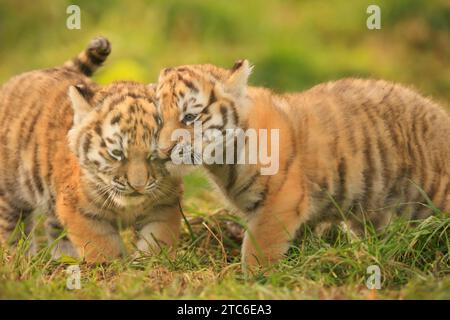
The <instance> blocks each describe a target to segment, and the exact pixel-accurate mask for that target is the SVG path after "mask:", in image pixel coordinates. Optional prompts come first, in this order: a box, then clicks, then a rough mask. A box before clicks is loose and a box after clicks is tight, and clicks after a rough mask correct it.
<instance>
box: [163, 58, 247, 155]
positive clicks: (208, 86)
mask: <svg viewBox="0 0 450 320" xmlns="http://www.w3.org/2000/svg"><path fill="white" fill-rule="evenodd" d="M251 71H252V66H250V64H249V62H248V61H247V60H241V61H238V62H236V63H235V65H234V66H233V68H231V69H222V68H218V67H216V66H214V65H209V64H208V65H186V66H179V67H174V68H167V69H163V70H162V71H161V73H160V75H159V79H158V84H157V90H156V97H157V103H158V112H159V115H160V118H161V122H162V123H161V128H160V131H159V134H158V153H157V154H158V157H159V158H161V159H168V158H169V157H171V156H173V154H172V152H174V153H175V152H183V153H184V154H185V153H186V148H185V147H184V146H185V145H186V144H190V145H191V147H190V152H191V155H190V156H191V157H192V158H195V157H198V156H199V155H198V154H195V149H194V148H193V143H194V138H195V140H196V141H195V143H198V142H197V141H199V140H200V141H201V144H202V149H203V150H206V148H208V146H209V147H211V146H212V144H215V143H216V141H217V140H215V139H213V138H212V137H214V136H215V135H217V134H220V133H221V134H222V135H225V133H226V129H237V128H239V127H240V120H239V119H240V117H239V114H241V113H242V112H245V111H244V107H245V105H246V104H247V101H248V97H247V80H248V77H249V75H250V73H251ZM199 127H201V129H202V130H201V132H202V136H201V137H199V136H198V131H199V130H195V132H194V128H197V129H198V128H199ZM176 129H182V130H176ZM175 131H178V132H180V133H182V132H183V131H184V132H187V133H189V134H187V135H185V136H183V134H180V135H178V134H177V135H176V136H175V137H174V136H173V133H174V132H175ZM186 140H189V141H186ZM182 145H184V146H183V147H182V148H175V147H177V146H178V147H180V146H182ZM177 149H179V150H177ZM210 149H211V148H210ZM201 156H204V154H202V155H201ZM172 159H173V158H172ZM194 162H195V161H194Z"/></svg>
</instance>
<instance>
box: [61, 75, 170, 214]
mask: <svg viewBox="0 0 450 320" xmlns="http://www.w3.org/2000/svg"><path fill="white" fill-rule="evenodd" d="M153 96H154V90H153V88H152V87H151V86H145V85H141V84H137V83H133V82H118V83H114V84H112V85H109V86H106V87H103V88H101V89H96V88H87V87H83V86H72V87H70V88H69V97H70V100H71V103H72V107H73V110H74V124H73V128H72V129H71V130H70V131H69V134H68V138H69V144H70V148H71V150H72V151H73V152H74V153H75V155H76V156H77V157H78V159H79V163H80V167H81V169H82V171H83V173H84V176H85V177H86V178H87V179H88V180H89V182H90V183H92V184H93V185H95V187H96V188H97V189H98V190H102V191H104V192H105V194H111V197H112V198H113V201H115V202H116V204H117V205H119V206H125V205H128V204H130V203H136V202H139V199H140V200H141V201H143V199H145V196H148V195H155V194H157V193H158V190H159V191H161V189H163V188H164V186H166V185H167V183H166V182H165V180H166V178H167V172H166V171H165V169H164V168H163V166H162V165H161V164H160V163H159V162H158V161H156V160H155V161H150V160H151V159H150V158H151V155H152V153H153V152H154V150H155V146H156V141H155V137H156V131H157V113H156V108H155V105H154V104H153V101H152V97H153Z"/></svg>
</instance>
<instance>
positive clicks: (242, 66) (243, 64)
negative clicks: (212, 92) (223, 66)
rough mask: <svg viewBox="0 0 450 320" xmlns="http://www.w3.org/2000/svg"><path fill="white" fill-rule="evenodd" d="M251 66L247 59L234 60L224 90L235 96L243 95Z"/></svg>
mask: <svg viewBox="0 0 450 320" xmlns="http://www.w3.org/2000/svg"><path fill="white" fill-rule="evenodd" d="M252 69H253V66H252V65H250V62H248V60H246V59H244V60H239V61H236V62H235V64H234V66H233V68H231V70H230V71H231V74H230V76H229V78H228V79H227V80H226V82H225V87H224V89H225V91H226V92H227V93H230V94H232V95H234V96H237V97H243V96H245V93H246V90H247V83H248V77H249V76H250V74H251V73H252Z"/></svg>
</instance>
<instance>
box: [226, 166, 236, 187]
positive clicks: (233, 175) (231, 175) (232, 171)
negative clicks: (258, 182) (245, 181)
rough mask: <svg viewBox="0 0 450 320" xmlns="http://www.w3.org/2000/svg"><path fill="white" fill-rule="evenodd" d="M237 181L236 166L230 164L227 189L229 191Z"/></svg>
mask: <svg viewBox="0 0 450 320" xmlns="http://www.w3.org/2000/svg"><path fill="white" fill-rule="evenodd" d="M235 182H236V166H235V165H228V178H227V185H226V187H225V189H226V190H227V191H228V192H229V191H230V189H231V188H232V187H233V186H234V184H235Z"/></svg>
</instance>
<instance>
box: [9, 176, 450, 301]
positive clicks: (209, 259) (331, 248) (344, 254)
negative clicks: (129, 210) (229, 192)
mask: <svg viewBox="0 0 450 320" xmlns="http://www.w3.org/2000/svg"><path fill="white" fill-rule="evenodd" d="M183 207H184V214H185V216H186V221H185V222H184V224H183V233H182V241H181V245H180V248H179V249H178V250H177V253H176V256H175V257H170V256H169V255H167V253H164V252H163V253H162V254H161V255H159V256H153V257H151V256H148V257H142V258H140V259H134V260H133V259H132V258H126V259H123V260H120V261H115V262H113V263H111V264H108V265H98V266H89V265H86V264H85V263H83V262H80V261H75V260H73V259H71V258H69V257H63V258H62V259H61V260H60V261H52V260H50V259H49V254H48V251H49V248H47V247H45V246H42V249H41V250H40V252H39V254H38V255H37V256H36V257H34V258H30V257H27V256H26V255H25V254H24V251H25V248H26V246H27V245H29V241H27V239H23V240H22V241H21V242H20V243H19V247H18V248H17V249H16V250H12V249H7V248H0V299H13V298H15V299H450V258H449V252H450V228H449V226H450V217H449V215H448V214H444V213H439V212H437V215H436V216H434V217H431V218H429V219H427V220H425V221H422V222H420V223H418V224H417V223H416V224H414V225H412V224H411V223H408V222H405V221H401V220H399V221H396V222H395V223H393V224H392V225H391V226H390V227H389V228H388V229H387V230H385V231H384V232H382V233H381V234H375V232H373V231H372V230H371V229H370V227H368V228H367V231H366V235H365V236H364V237H357V236H355V235H352V234H349V233H346V232H345V231H344V230H342V229H340V228H335V229H334V230H332V231H331V232H328V233H326V234H325V235H323V236H322V237H318V236H316V235H314V234H313V233H311V232H310V231H309V230H307V229H306V230H305V232H303V235H302V237H301V239H299V241H298V242H297V243H296V244H295V245H294V246H293V248H292V249H291V250H290V253H289V256H288V258H287V259H286V260H285V261H283V262H281V263H280V264H278V265H276V266H274V267H273V268H271V269H270V270H265V272H263V273H261V274H257V275H253V276H248V277H246V276H245V275H244V274H243V273H242V272H241V266H240V257H239V250H240V239H241V229H240V228H239V224H238V223H239V222H240V220H239V219H238V218H236V217H235V216H233V215H230V214H229V212H228V211H226V210H224V209H223V206H222V204H221V202H220V200H219V199H218V198H217V197H216V196H215V193H214V192H213V191H211V188H210V187H209V186H208V184H207V182H206V180H205V179H204V178H203V176H202V175H201V174H200V173H194V174H193V175H191V176H190V177H188V178H187V179H186V199H185V202H184V204H183ZM124 238H125V239H126V241H127V244H128V247H129V249H130V251H131V250H132V241H131V238H132V236H131V233H130V232H129V231H125V232H124ZM71 265H79V268H80V271H81V281H80V284H81V288H80V289H74V290H69V289H68V288H67V279H68V278H69V274H68V273H67V269H68V268H69V266H71ZM371 265H377V266H379V268H380V271H381V289H379V290H376V289H372V290H369V289H368V288H367V286H366V282H367V279H368V278H369V277H370V275H371V274H370V273H367V268H368V267H369V266H371ZM69 282H70V281H69Z"/></svg>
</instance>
